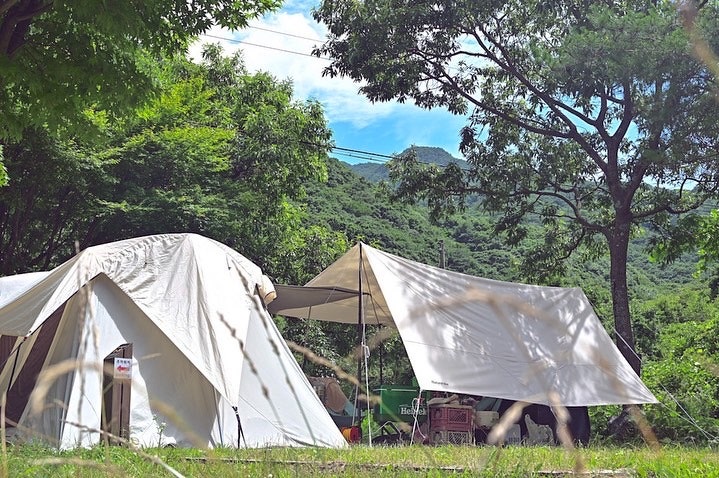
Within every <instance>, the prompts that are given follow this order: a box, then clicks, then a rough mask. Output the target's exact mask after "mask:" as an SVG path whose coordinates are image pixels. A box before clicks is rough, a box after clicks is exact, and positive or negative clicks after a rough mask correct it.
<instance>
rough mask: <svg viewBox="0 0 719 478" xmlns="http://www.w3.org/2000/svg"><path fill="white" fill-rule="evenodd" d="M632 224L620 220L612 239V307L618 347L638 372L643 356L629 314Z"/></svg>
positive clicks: (610, 252) (610, 250)
mask: <svg viewBox="0 0 719 478" xmlns="http://www.w3.org/2000/svg"><path fill="white" fill-rule="evenodd" d="M630 227H631V224H630V223H629V222H628V221H627V222H619V221H617V223H616V225H615V227H614V228H613V229H612V233H611V234H612V235H611V237H608V240H609V258H610V261H611V269H610V277H609V280H610V281H611V288H612V310H613V312H614V329H615V341H616V343H617V347H618V348H619V351H620V352H621V353H622V355H623V356H624V358H626V359H627V362H629V365H631V367H632V368H633V369H634V371H635V372H636V373H637V375H639V374H640V372H641V360H640V358H639V356H638V355H637V353H636V351H635V346H634V332H633V331H632V321H631V316H630V314H629V290H628V287H627V255H628V250H629V231H630Z"/></svg>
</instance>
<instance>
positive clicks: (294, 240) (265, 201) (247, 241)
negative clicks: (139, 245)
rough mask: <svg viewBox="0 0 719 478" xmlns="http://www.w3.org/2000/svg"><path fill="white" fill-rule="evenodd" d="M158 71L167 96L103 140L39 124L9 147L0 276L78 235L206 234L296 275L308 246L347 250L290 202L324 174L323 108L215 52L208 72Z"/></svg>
mask: <svg viewBox="0 0 719 478" xmlns="http://www.w3.org/2000/svg"><path fill="white" fill-rule="evenodd" d="M157 73H158V76H157V81H158V83H160V84H161V85H162V92H161V94H159V95H158V96H157V97H156V98H155V99H154V100H153V101H151V102H149V103H148V104H146V105H145V106H143V107H141V108H138V109H137V111H135V112H134V113H133V114H132V115H128V116H126V117H125V118H123V119H122V121H108V122H107V123H106V124H105V125H104V126H103V127H102V131H103V138H104V143H103V144H102V145H98V143H97V141H92V142H90V143H89V144H85V145H81V144H79V143H78V142H71V141H67V140H65V141H61V140H60V139H58V135H57V134H54V135H53V134H50V133H48V132H47V131H45V130H41V129H40V130H37V129H36V130H27V131H26V134H25V135H24V136H23V139H22V140H21V141H18V142H6V143H5V144H6V155H7V160H8V165H9V166H10V171H11V173H12V174H13V179H12V180H11V183H10V185H9V186H6V187H5V188H2V189H0V252H2V256H0V257H1V258H2V259H1V260H0V272H2V273H4V274H10V273H16V272H26V271H29V270H37V269H40V268H42V269H46V268H48V266H51V265H56V264H57V263H58V262H60V261H62V260H65V259H67V258H68V257H69V256H70V255H72V254H73V253H74V252H75V251H74V242H75V241H77V242H78V246H79V247H80V248H81V249H83V248H85V247H88V246H90V245H93V244H98V243H103V242H110V241H115V240H119V239H124V238H128V237H135V236H138V235H145V234H157V233H165V232H196V233H200V234H203V235H206V236H209V237H212V238H213V239H216V240H218V241H220V242H223V243H225V244H228V245H229V246H231V247H235V248H236V249H237V250H239V251H240V252H242V253H243V254H245V255H246V256H247V257H249V258H250V259H252V260H254V261H255V262H257V263H258V264H259V265H260V266H262V267H263V269H265V270H266V271H267V272H268V273H269V274H272V275H276V276H283V277H285V276H289V277H290V278H295V275H296V274H297V270H298V266H297V262H298V261H299V260H300V258H299V256H300V255H301V252H302V251H307V252H308V253H309V252H313V253H315V254H316V256H317V257H322V254H323V253H324V252H325V251H324V250H323V249H322V247H327V248H331V247H335V246H336V245H338V244H339V245H344V242H342V241H341V238H340V237H338V236H336V235H332V234H330V233H326V231H323V230H321V228H317V229H314V230H312V231H304V230H301V229H300V221H301V219H302V214H303V212H302V210H301V209H300V208H299V207H297V206H295V205H293V204H292V203H291V202H290V199H291V198H300V197H301V196H302V194H303V191H304V184H305V183H306V182H307V181H309V180H310V179H316V180H321V179H323V178H326V166H325V159H326V155H327V152H328V151H329V148H330V131H329V130H328V129H327V125H326V121H325V118H324V115H323V114H322V110H321V108H320V107H319V105H318V104H317V103H315V102H298V101H294V100H293V99H292V88H291V84H290V83H289V82H287V81H278V80H276V79H274V78H272V77H271V76H269V75H267V74H263V73H258V74H254V75H250V74H248V72H247V71H246V70H245V69H244V67H243V66H242V63H241V61H240V57H239V56H235V57H231V58H225V57H223V56H222V55H221V51H220V50H219V48H217V47H214V46H210V47H208V48H207V49H206V50H205V60H204V61H203V64H202V65H196V64H193V63H191V62H189V61H187V60H185V59H182V58H176V59H172V60H165V61H163V62H160V63H159V64H158V70H157ZM102 120H103V119H102V118H97V121H102ZM0 144H2V142H0ZM49 226H50V227H49ZM55 226H57V227H55ZM325 233H326V234H325ZM323 234H324V235H323ZM322 241H324V242H323V243H321V242H322ZM51 245H56V247H50V246H51ZM331 253H332V254H333V253H334V249H332V251H331Z"/></svg>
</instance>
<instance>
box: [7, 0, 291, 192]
mask: <svg viewBox="0 0 719 478" xmlns="http://www.w3.org/2000/svg"><path fill="white" fill-rule="evenodd" d="M279 5H280V2H279V1H277V0H241V1H236V0H200V1H192V2H175V1H170V0H148V1H142V2H136V3H132V4H130V3H126V2H99V3H98V2H86V1H80V0H64V1H58V0H54V1H53V0H4V1H0V117H2V118H3V121H2V123H0V139H10V138H14V139H18V138H19V136H20V135H21V134H22V132H23V130H25V128H27V127H29V126H36V127H48V128H50V130H55V129H58V128H60V129H70V130H71V131H72V132H74V133H76V134H77V133H82V132H87V131H88V127H89V126H92V122H90V121H88V119H87V117H86V110H88V109H96V110H105V111H107V112H110V113H111V114H118V113H122V112H127V111H128V109H130V108H132V107H134V106H137V105H138V103H139V102H140V101H141V100H143V99H145V98H147V96H148V95H150V94H151V93H152V92H153V91H156V90H155V87H156V86H157V85H155V84H154V82H153V76H152V74H151V72H150V71H149V70H151V68H150V66H151V65H152V63H153V62H152V61H150V58H153V59H156V58H160V57H162V56H168V55H172V54H177V53H181V52H184V51H185V49H186V47H187V44H188V42H189V41H190V40H191V39H192V38H194V37H196V36H197V35H199V34H201V33H203V32H205V31H206V30H208V29H209V28H210V27H211V26H212V25H213V24H219V25H221V26H224V27H228V28H238V27H243V26H245V25H246V24H247V20H248V19H251V18H254V17H256V16H257V15H260V14H261V13H264V12H266V11H268V10H271V9H274V8H277V7H278V6H279ZM1 163H2V157H1V155H0V165H1ZM5 179H6V178H4V176H3V174H2V168H1V167H0V185H2V184H4V182H5V181H4V180H5Z"/></svg>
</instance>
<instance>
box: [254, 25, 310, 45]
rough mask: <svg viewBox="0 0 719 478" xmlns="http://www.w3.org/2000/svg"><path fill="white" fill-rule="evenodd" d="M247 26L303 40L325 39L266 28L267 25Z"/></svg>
mask: <svg viewBox="0 0 719 478" xmlns="http://www.w3.org/2000/svg"><path fill="white" fill-rule="evenodd" d="M247 28H252V29H253V30H262V31H263V32H270V33H276V34H278V35H282V36H286V37H293V38H299V39H301V40H309V41H318V42H322V41H324V40H321V39H319V38H310V37H303V36H302V35H295V34H294V33H287V32H281V31H278V30H271V29H269V28H265V27H255V26H252V25H248V27H247Z"/></svg>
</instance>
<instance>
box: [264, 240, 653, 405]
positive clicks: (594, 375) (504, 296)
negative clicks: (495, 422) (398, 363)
mask: <svg viewBox="0 0 719 478" xmlns="http://www.w3.org/2000/svg"><path fill="white" fill-rule="evenodd" d="M360 278H361V281H360ZM306 286H307V287H310V288H312V289H313V290H312V294H313V295H314V297H315V299H316V301H315V302H314V303H311V301H310V302H307V300H306V299H308V295H305V294H304V291H303V288H302V287H282V286H277V293H278V300H281V301H282V302H278V305H280V304H283V303H284V304H290V306H288V307H285V308H280V307H272V308H271V309H270V311H271V312H273V313H277V314H282V315H285V316H289V317H300V318H310V319H316V320H326V321H332V322H341V323H348V324H349V323H358V318H359V308H360V301H359V299H358V297H359V292H360V291H362V294H363V297H364V298H365V299H364V300H363V302H362V307H361V308H362V312H363V313H362V320H364V321H365V323H367V324H382V325H387V326H392V327H396V328H397V330H398V331H399V335H400V336H401V338H402V341H403V343H404V346H405V348H406V350H407V354H408V357H409V360H410V362H411V364H412V368H413V369H414V372H415V375H416V377H417V381H418V383H419V386H420V387H421V388H422V389H423V390H435V391H446V392H453V393H463V394H469V395H477V396H490V397H498V398H504V399H510V400H517V401H526V402H529V403H540V404H546V405H560V404H561V405H564V406H587V405H608V404H641V403H654V402H656V398H655V397H654V395H652V393H651V392H650V391H649V390H648V389H647V387H646V386H645V385H644V384H643V383H642V381H641V380H640V379H639V377H638V376H637V375H636V373H635V372H634V371H633V369H632V368H631V367H630V366H629V364H628V363H627V361H626V360H625V359H624V357H623V356H622V355H621V353H620V352H619V350H618V349H617V347H616V345H615V344H614V343H613V342H612V340H611V338H610V337H609V335H608V334H607V332H606V330H605V329H604V327H603V326H602V324H601V322H600V321H599V319H598V318H597V316H596V314H595V312H594V310H593V309H592V306H591V304H590V303H589V300H588V299H587V297H586V296H585V295H584V292H582V290H581V289H579V288H560V287H541V286H535V285H526V284H517V283H511V282H501V281H495V280H489V279H483V278H479V277H473V276H470V275H466V274H461V273H457V272H452V271H449V270H446V269H441V268H438V267H433V266H429V265H425V264H421V263H419V262H415V261H411V260H408V259H405V258H402V257H399V256H396V255H393V254H389V253H386V252H383V251H380V250H378V249H375V248H373V247H370V246H368V245H366V244H363V243H358V244H357V245H355V246H354V247H353V248H352V249H351V250H350V251H349V252H347V253H346V254H345V255H343V256H342V257H340V258H339V259H338V260H337V261H336V262H334V263H333V264H332V265H330V266H329V267H328V268H327V269H325V270H324V271H322V272H321V273H320V274H319V275H317V276H316V277H315V278H313V279H312V280H311V281H309V282H308V283H307V284H306ZM321 288H325V290H326V292H327V294H326V296H325V297H322V295H321V294H318V290H320V289H321ZM336 288H342V289H343V290H344V291H345V292H347V291H355V294H348V296H347V297H346V298H338V297H337V295H336V293H335V292H334V290H335V289H336ZM283 295H285V296H288V297H283ZM289 296H294V297H292V298H291V297H289ZM303 296H304V298H302V297H303ZM328 297H333V298H335V299H337V298H338V300H329V299H328ZM303 300H305V302H304V303H303V302H302V301H303ZM293 304H294V306H292V305H293ZM299 304H302V305H299ZM271 305H272V304H271Z"/></svg>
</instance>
